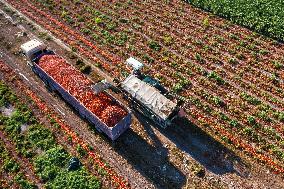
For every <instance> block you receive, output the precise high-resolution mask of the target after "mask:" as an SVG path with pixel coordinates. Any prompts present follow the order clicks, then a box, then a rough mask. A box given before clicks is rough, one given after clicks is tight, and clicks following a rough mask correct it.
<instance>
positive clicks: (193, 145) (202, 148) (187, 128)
mask: <svg viewBox="0 0 284 189" xmlns="http://www.w3.org/2000/svg"><path fill="white" fill-rule="evenodd" d="M23 25H24V27H25V28H28V27H27V25H25V24H23ZM4 28H5V29H4ZM22 29H23V28H22ZM18 32H22V31H21V30H20V29H19V27H15V26H13V25H12V24H11V23H10V22H9V21H7V20H6V19H4V17H3V16H1V29H0V37H1V39H3V40H1V47H0V52H2V58H3V59H4V60H5V61H6V62H7V63H8V64H9V65H10V66H11V67H13V68H14V69H15V70H16V71H17V73H18V74H19V75H20V76H21V77H22V78H23V80H24V81H25V83H26V84H27V85H29V86H30V87H32V89H33V90H34V91H35V92H36V93H37V94H38V95H39V96H40V97H41V98H42V99H44V100H45V101H46V102H47V103H48V104H50V105H51V106H52V108H53V109H54V110H55V111H57V112H58V113H59V114H61V115H62V117H63V118H64V119H65V121H66V122H67V123H68V124H69V125H70V126H72V128H73V129H74V130H75V131H76V132H77V133H78V134H79V135H80V136H81V137H82V138H84V139H85V141H86V142H88V143H89V144H90V145H91V146H94V147H95V148H96V149H98V150H99V152H100V154H101V156H102V157H103V158H104V159H105V160H106V161H107V162H108V163H109V164H110V166H111V167H113V168H114V169H115V170H116V172H117V173H118V174H119V175H122V176H124V177H125V178H126V179H127V180H128V182H129V183H130V184H131V186H132V187H133V188H181V187H183V186H185V184H186V182H187V179H188V180H189V181H188V182H191V179H193V180H194V181H193V182H196V180H197V181H199V180H200V179H199V178H198V177H197V176H195V175H194V174H193V173H194V171H193V170H192V169H194V167H196V166H197V163H196V162H195V160H196V161H198V162H199V163H200V164H201V165H202V166H204V167H205V168H206V172H205V173H206V174H205V177H204V178H203V179H202V182H203V183H204V186H208V184H209V181H211V182H212V181H213V180H215V181H216V182H212V183H214V184H213V185H212V186H213V187H214V186H215V187H216V188H218V187H219V186H226V185H227V186H229V187H230V186H239V188H241V187H249V186H252V187H253V185H252V184H251V181H250V180H253V177H251V176H250V177H248V178H247V181H245V180H243V179H242V178H241V177H239V176H237V175H236V174H235V173H236V172H237V173H238V174H241V175H242V174H243V173H246V172H247V170H245V171H244V172H242V171H240V169H236V166H235V165H236V163H235V162H239V163H237V164H238V165H240V166H241V165H242V163H241V161H240V160H239V158H238V157H237V156H236V155H235V154H234V153H232V152H230V150H228V149H226V148H224V147H223V146H222V145H220V144H219V143H217V142H216V141H215V140H213V139H212V138H210V137H209V136H208V135H206V134H205V133H204V132H202V131H201V130H199V129H198V128H196V127H195V126H193V125H191V124H190V123H189V122H188V120H180V121H177V122H176V124H175V125H174V126H173V127H171V128H168V129H167V130H162V129H160V128H158V127H157V126H156V125H153V124H152V123H151V122H149V121H148V120H146V119H145V118H144V117H143V116H141V115H139V114H136V113H135V116H136V117H137V119H135V120H134V124H133V126H132V129H130V130H128V131H127V132H126V133H125V134H124V135H122V136H121V137H120V138H119V139H118V141H116V142H115V143H111V142H110V141H109V140H108V139H107V138H106V137H104V136H102V135H101V134H99V133H97V132H96V131H95V130H94V129H91V127H90V126H89V125H88V123H86V122H85V121H83V120H81V119H80V118H79V116H78V115H77V114H76V113H74V111H73V110H72V108H70V107H69V106H68V105H66V103H64V101H63V100H62V99H61V98H60V97H59V96H58V95H57V94H51V93H49V92H48V90H47V89H46V88H45V87H44V86H43V84H42V82H41V81H40V79H39V78H38V77H36V76H35V74H34V73H33V72H32V71H31V70H30V69H29V68H28V66H26V64H25V61H24V58H23V57H22V56H19V55H17V54H16V55H15V53H17V50H18V47H19V44H21V43H22V42H23V41H25V40H27V39H28V37H34V35H32V34H31V33H30V31H29V30H27V31H26V32H27V33H28V36H27V37H19V38H17V37H15V36H16V34H17V33H18ZM7 36H9V37H7ZM48 45H49V46H50V47H51V48H52V49H55V50H56V52H57V53H59V54H61V55H64V54H65V55H66V51H65V50H62V49H61V47H60V46H59V45H58V44H56V43H55V42H53V41H50V42H48ZM8 46H10V49H9V48H7V47H8ZM7 49H8V50H7ZM66 58H68V57H66ZM70 61H71V60H70ZM139 122H140V123H141V124H140V123H139ZM90 129H91V130H92V132H90ZM202 166H201V167H202ZM242 176H248V175H246V174H245V175H242ZM212 183H211V184H212ZM218 183H220V184H218ZM272 183H273V181H268V182H267V183H266V184H267V186H271V185H272ZM263 184H265V183H263ZM209 185H210V184H209ZM257 185H258V186H263V185H262V184H261V183H258V184H257ZM274 186H276V187H277V180H276V182H275V185H274ZM279 186H280V185H279Z"/></svg>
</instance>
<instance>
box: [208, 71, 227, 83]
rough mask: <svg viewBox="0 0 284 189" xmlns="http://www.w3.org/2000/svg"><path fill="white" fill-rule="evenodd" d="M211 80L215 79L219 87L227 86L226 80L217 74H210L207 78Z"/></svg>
mask: <svg viewBox="0 0 284 189" xmlns="http://www.w3.org/2000/svg"><path fill="white" fill-rule="evenodd" d="M207 77H208V78H209V79H214V80H215V81H217V84H218V85H223V84H225V80H224V79H223V78H222V77H220V76H219V75H218V74H217V73H216V72H214V71H213V72H210V73H209V74H208V76H207Z"/></svg>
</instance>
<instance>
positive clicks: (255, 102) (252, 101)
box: [241, 92, 261, 105]
mask: <svg viewBox="0 0 284 189" xmlns="http://www.w3.org/2000/svg"><path fill="white" fill-rule="evenodd" d="M241 97H242V98H243V99H244V100H246V101H248V102H249V103H250V104H252V105H260V104H261V101H260V100H258V99H257V98H255V97H253V96H251V95H249V94H247V93H245V92H242V93H241Z"/></svg>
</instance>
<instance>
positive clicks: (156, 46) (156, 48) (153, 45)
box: [148, 41, 162, 51]
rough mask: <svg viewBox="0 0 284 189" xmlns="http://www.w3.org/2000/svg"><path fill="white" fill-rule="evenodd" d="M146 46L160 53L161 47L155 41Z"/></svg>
mask: <svg viewBox="0 0 284 189" xmlns="http://www.w3.org/2000/svg"><path fill="white" fill-rule="evenodd" d="M148 45H149V47H150V48H151V49H153V50H154V51H160V50H161V48H162V47H161V45H160V44H159V43H158V42H156V41H149V42H148Z"/></svg>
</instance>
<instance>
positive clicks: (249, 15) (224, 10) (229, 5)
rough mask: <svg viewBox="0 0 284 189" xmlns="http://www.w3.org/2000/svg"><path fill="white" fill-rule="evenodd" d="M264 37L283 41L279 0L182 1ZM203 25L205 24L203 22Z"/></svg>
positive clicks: (280, 3) (281, 4)
mask: <svg viewBox="0 0 284 189" xmlns="http://www.w3.org/2000/svg"><path fill="white" fill-rule="evenodd" d="M184 1H186V2H188V3H190V4H192V5H194V6H196V7H200V8H202V9H205V10H206V11H210V12H212V13H214V14H217V15H219V16H222V17H225V18H228V19H229V20H231V21H233V22H234V23H237V24H240V25H243V26H246V27H248V28H251V29H253V30H255V31H257V32H259V33H262V34H264V35H267V36H270V37H273V38H276V39H278V40H281V41H283V40H284V29H283V25H284V21H283V17H284V11H283V7H284V6H283V2H282V1H279V0H235V1H231V0H218V1H217V0H213V1H212V0H184ZM203 24H205V25H206V24H207V21H206V20H204V21H203Z"/></svg>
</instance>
